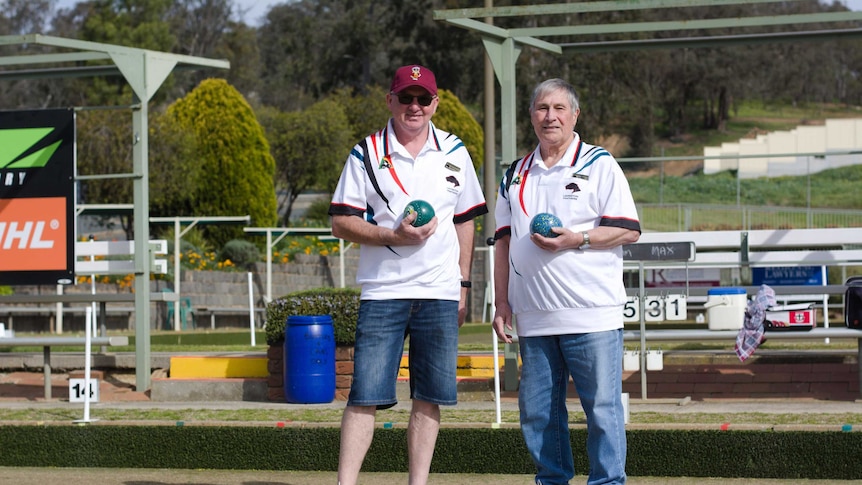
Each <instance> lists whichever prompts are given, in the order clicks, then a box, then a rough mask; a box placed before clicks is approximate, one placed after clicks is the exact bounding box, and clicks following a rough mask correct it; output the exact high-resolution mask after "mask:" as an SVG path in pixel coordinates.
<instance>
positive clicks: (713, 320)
mask: <svg viewBox="0 0 862 485" xmlns="http://www.w3.org/2000/svg"><path fill="white" fill-rule="evenodd" d="M706 296H707V298H706V303H704V305H703V307H704V308H706V320H707V323H708V326H709V329H710V330H739V329H740V328H742V324H743V323H745V308H746V307H747V306H748V299H747V298H746V294H745V288H735V287H731V288H711V289H710V290H709V291H707V292H706Z"/></svg>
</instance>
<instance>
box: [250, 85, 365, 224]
mask: <svg viewBox="0 0 862 485" xmlns="http://www.w3.org/2000/svg"><path fill="white" fill-rule="evenodd" d="M260 119H261V123H262V124H263V125H264V126H265V127H266V133H267V138H268V139H269V140H270V143H271V147H272V155H273V158H274V159H275V164H276V186H277V187H278V188H279V189H281V190H284V191H285V192H286V194H285V197H284V198H283V199H282V200H281V201H280V202H279V207H278V212H279V214H281V224H282V225H283V226H288V225H289V222H290V215H291V212H292V211H293V204H294V202H296V199H297V197H299V195H300V194H301V193H303V192H305V191H308V190H311V189H319V190H323V191H326V192H327V193H331V192H333V191H334V190H335V185H336V183H337V182H338V177H339V175H340V174H341V167H342V166H343V165H344V160H345V159H346V158H347V154H348V153H349V151H350V147H351V146H352V143H354V140H353V139H352V138H351V135H352V132H351V130H350V125H349V123H348V121H347V116H346V115H345V114H344V109H343V108H342V106H341V104H340V103H339V102H337V101H336V100H334V99H324V100H322V101H319V102H317V103H315V104H313V105H311V106H309V107H308V109H305V110H303V111H301V112H299V111H294V112H288V113H284V112H280V111H278V110H277V109H275V108H271V107H269V108H265V109H262V110H260Z"/></svg>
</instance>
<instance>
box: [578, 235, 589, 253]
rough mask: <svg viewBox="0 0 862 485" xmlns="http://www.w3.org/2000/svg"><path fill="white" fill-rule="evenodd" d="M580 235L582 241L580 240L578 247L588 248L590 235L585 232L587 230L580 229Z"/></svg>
mask: <svg viewBox="0 0 862 485" xmlns="http://www.w3.org/2000/svg"><path fill="white" fill-rule="evenodd" d="M581 236H584V242H582V243H581V245H580V246H578V249H590V235H589V234H588V233H587V231H582V232H581Z"/></svg>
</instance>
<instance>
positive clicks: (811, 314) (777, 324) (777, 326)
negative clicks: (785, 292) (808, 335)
mask: <svg viewBox="0 0 862 485" xmlns="http://www.w3.org/2000/svg"><path fill="white" fill-rule="evenodd" d="M813 306H814V303H796V304H793V305H783V306H774V307H769V309H768V310H766V317H765V320H764V322H763V327H764V328H766V330H770V331H772V330H778V331H787V330H790V331H793V330H801V331H805V330H811V329H812V328H814V327H815V326H816V325H817V318H816V317H817V314H816V313H815V311H816V310H815V309H814V308H813Z"/></svg>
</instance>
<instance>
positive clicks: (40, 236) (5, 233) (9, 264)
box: [0, 109, 75, 285]
mask: <svg viewBox="0 0 862 485" xmlns="http://www.w3.org/2000/svg"><path fill="white" fill-rule="evenodd" d="M74 165H75V113H74V111H72V110H71V109H51V110H34V111H0V284H4V285H25V284H26V285H39V284H69V283H72V282H74V274H73V273H74V268H75V266H74V265H75V255H74V247H75V246H74V242H75V225H74V217H75V215H74V210H75V185H74Z"/></svg>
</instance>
